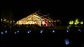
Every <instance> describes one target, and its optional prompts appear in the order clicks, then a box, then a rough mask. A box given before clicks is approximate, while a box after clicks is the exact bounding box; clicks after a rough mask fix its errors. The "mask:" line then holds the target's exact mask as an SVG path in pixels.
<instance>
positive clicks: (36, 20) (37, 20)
mask: <svg viewBox="0 0 84 47" xmlns="http://www.w3.org/2000/svg"><path fill="white" fill-rule="evenodd" d="M41 21H43V19H42V18H41V17H39V16H38V14H31V15H29V16H27V17H25V18H23V19H21V20H19V21H17V22H16V24H17V25H22V24H23V25H27V24H37V25H39V26H41V24H42V22H41ZM44 22H45V21H44Z"/></svg>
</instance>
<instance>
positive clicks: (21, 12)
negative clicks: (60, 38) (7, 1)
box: [1, 7, 83, 20]
mask: <svg viewBox="0 0 84 47" xmlns="http://www.w3.org/2000/svg"><path fill="white" fill-rule="evenodd" d="M38 10H41V11H42V12H43V13H45V14H49V17H51V18H53V19H56V18H60V19H61V18H64V17H66V18H67V17H68V18H69V19H70V18H72V17H75V18H76V17H77V18H82V13H83V12H82V9H81V8H79V7H56V8H3V9H2V11H1V12H2V13H1V14H2V15H1V16H6V17H8V16H7V15H10V14H11V15H12V17H14V19H16V20H19V19H21V18H24V17H26V16H28V15H29V14H32V13H34V12H36V11H38ZM6 12H7V13H9V14H7V13H6ZM3 14H5V15H3ZM66 18H65V19H66Z"/></svg>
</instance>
